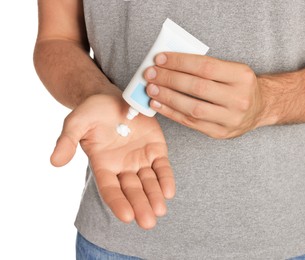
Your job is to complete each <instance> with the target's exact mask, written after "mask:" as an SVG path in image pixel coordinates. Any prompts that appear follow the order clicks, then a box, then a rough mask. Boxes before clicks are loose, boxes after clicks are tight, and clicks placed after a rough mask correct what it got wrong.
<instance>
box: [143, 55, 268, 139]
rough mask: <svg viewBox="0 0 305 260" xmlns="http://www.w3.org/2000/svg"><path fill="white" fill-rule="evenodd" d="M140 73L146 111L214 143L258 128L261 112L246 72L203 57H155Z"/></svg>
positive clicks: (253, 83) (259, 99) (257, 94)
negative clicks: (146, 98) (146, 99)
mask: <svg viewBox="0 0 305 260" xmlns="http://www.w3.org/2000/svg"><path fill="white" fill-rule="evenodd" d="M155 61H156V64H157V66H154V67H150V68H148V69H147V70H146V72H145V79H146V80H147V81H148V82H149V84H148V87H147V93H148V95H149V96H150V97H151V98H152V100H151V102H150V104H151V107H152V109H154V110H155V111H157V112H159V113H160V114H162V115H164V116H166V117H168V118H170V119H172V120H174V121H177V122H179V123H181V124H183V125H186V126H188V127H190V128H193V129H196V130H198V131H200V132H202V133H204V134H207V135H208V136H211V137H214V138H219V139H223V138H231V137H235V136H239V135H241V134H243V133H245V132H247V131H249V130H252V129H254V128H256V127H257V126H259V124H260V120H261V115H262V113H263V110H264V103H263V99H262V93H261V89H260V87H259V84H258V79H257V77H256V75H255V74H254V72H253V70H251V69H250V68H249V67H248V66H246V65H244V64H241V63H235V62H228V61H222V60H218V59H215V58H212V57H208V56H202V55H192V54H183V53H169V52H167V53H161V54H159V55H158V56H157V57H156V60H155Z"/></svg>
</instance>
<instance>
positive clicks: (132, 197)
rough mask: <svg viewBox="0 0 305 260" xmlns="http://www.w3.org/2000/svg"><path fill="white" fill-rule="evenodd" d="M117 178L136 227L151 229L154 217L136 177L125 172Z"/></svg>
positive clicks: (153, 224)
mask: <svg viewBox="0 0 305 260" xmlns="http://www.w3.org/2000/svg"><path fill="white" fill-rule="evenodd" d="M118 178H119V181H120V184H121V188H122V191H123V192H124V195H125V196H126V199H127V200H128V201H129V203H130V205H131V206H132V208H133V211H134V214H135V219H136V222H137V223H138V225H139V226H140V227H142V228H144V229H151V228H153V227H154V226H155V225H156V216H155V214H154V211H153V209H152V207H151V205H150V203H149V200H148V198H147V196H146V194H145V192H144V190H143V186H142V184H141V181H140V179H139V177H138V175H136V174H135V173H132V172H126V173H121V174H119V175H118Z"/></svg>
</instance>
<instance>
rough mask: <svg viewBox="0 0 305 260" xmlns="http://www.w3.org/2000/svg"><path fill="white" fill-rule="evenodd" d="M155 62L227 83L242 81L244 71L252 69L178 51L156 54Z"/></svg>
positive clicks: (162, 65) (172, 68)
mask: <svg viewBox="0 0 305 260" xmlns="http://www.w3.org/2000/svg"><path fill="white" fill-rule="evenodd" d="M155 62H156V64H157V65H158V66H160V67H163V68H167V69H170V70H175V71H181V72H185V73H189V74H192V75H195V76H198V77H201V78H205V79H210V80H215V81H219V82H226V83H235V82H240V81H242V80H243V75H244V73H245V72H250V71H251V70H249V68H248V67H247V66H246V65H244V64H241V63H237V62H231V61H230V62H229V61H224V60H219V59H216V58H213V57H209V56H203V55H195V54H186V53H177V52H164V53H160V54H158V55H157V56H156V58H155ZM247 74H248V73H247Z"/></svg>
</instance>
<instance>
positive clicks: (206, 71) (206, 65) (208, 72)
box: [198, 56, 215, 77]
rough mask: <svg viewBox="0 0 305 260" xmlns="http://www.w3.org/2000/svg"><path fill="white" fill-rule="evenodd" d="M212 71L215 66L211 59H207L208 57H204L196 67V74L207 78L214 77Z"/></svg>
mask: <svg viewBox="0 0 305 260" xmlns="http://www.w3.org/2000/svg"><path fill="white" fill-rule="evenodd" d="M214 70H215V66H214V63H213V61H212V60H211V59H209V58H208V57H206V56H204V57H203V58H202V59H201V60H200V63H199V66H198V74H199V75H203V76H207V77H211V76H212V75H214Z"/></svg>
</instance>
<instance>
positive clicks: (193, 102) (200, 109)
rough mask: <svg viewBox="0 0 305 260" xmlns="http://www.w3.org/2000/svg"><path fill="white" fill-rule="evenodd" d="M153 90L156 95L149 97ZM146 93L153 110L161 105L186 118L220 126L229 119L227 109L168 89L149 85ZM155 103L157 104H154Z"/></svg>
mask: <svg viewBox="0 0 305 260" xmlns="http://www.w3.org/2000/svg"><path fill="white" fill-rule="evenodd" d="M153 88H158V94H157V95H151V93H152V92H153V91H152V89H153ZM147 92H148V94H149V96H150V97H151V98H152V99H153V100H152V101H151V103H150V104H151V107H152V108H153V109H156V108H158V106H160V105H161V104H162V105H166V106H167V107H171V108H172V109H173V110H177V111H179V112H181V113H182V114H184V115H186V116H188V117H193V118H194V119H199V120H205V121H209V122H213V123H217V124H221V125H223V124H226V121H227V120H228V118H229V112H228V109H226V108H224V107H222V106H218V105H215V104H212V103H209V102H205V101H203V100H198V99H195V98H192V97H189V96H186V95H184V94H181V93H179V92H176V91H173V90H171V89H168V88H164V87H161V86H151V85H149V86H148V87H147ZM155 93H156V92H155ZM155 101H157V102H159V103H156V102H155Z"/></svg>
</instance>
